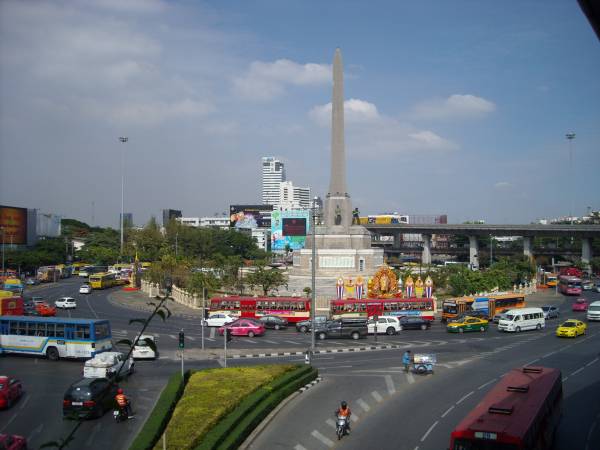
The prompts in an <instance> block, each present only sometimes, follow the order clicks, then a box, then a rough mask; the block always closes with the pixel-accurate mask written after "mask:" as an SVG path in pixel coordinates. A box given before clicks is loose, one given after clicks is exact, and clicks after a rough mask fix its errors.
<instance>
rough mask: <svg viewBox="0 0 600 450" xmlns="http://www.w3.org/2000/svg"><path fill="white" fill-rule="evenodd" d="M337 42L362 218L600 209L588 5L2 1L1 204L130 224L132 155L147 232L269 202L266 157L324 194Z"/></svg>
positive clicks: (561, 1) (599, 109)
mask: <svg viewBox="0 0 600 450" xmlns="http://www.w3.org/2000/svg"><path fill="white" fill-rule="evenodd" d="M336 47H340V48H341V50H342V55H343V62H344V76H345V80H344V81H345V98H346V102H345V113H346V123H345V131H346V152H347V172H348V185H349V186H348V189H349V193H350V195H351V197H352V201H353V205H354V206H357V207H358V208H359V209H360V211H361V214H363V215H364V214H377V213H385V212H398V213H401V214H447V215H448V220H449V222H451V223H460V222H462V221H466V220H485V221H486V222H487V223H530V222H532V221H534V220H536V219H537V218H542V217H557V216H566V215H568V214H569V213H570V212H571V210H572V213H573V214H576V215H582V214H584V213H585V212H586V211H587V208H588V207H591V208H592V209H595V210H598V209H600V195H599V194H600V177H599V176H598V169H599V167H600V151H599V150H600V126H599V125H600V83H598V76H599V75H598V74H599V73H600V41H599V40H598V38H597V37H596V35H595V34H594V33H593V30H592V28H591V26H590V25H589V23H588V22H587V20H586V18H585V16H584V14H583V13H582V12H581V10H580V9H579V6H578V4H577V2H576V1H574V0H548V1H543V2H542V1H539V0H509V1H504V2H497V1H481V0H455V1H452V2H448V1H445V0H438V1H434V0H429V1H422V2H409V1H377V0H374V1H370V2H364V1H351V0H347V1H335V0H332V1H327V2H324V1H322V0H315V1H312V0H305V1H291V0H289V1H281V0H263V1H260V0H259V1H224V0H220V1H216V0H215V1H196V0H187V1H165V0H127V1H122V0H56V1H51V0H48V1H43V2H32V1H28V2H25V1H12V0H3V1H2V2H0V204H3V205H9V206H22V207H28V208H38V209H40V210H42V211H43V212H47V213H48V212H51V213H56V214H60V215H63V216H65V217H69V218H75V219H79V220H83V221H86V222H88V223H92V219H93V224H95V225H101V226H113V227H118V220H119V219H118V218H119V213H120V210H121V167H122V162H121V161H122V158H123V166H124V178H125V189H124V193H125V195H124V201H125V211H126V212H132V213H133V219H134V223H136V224H137V225H143V224H144V223H145V222H147V221H148V220H149V219H150V217H151V216H156V217H160V212H161V210H162V209H163V208H172V209H180V210H182V211H183V214H184V216H187V217H196V216H206V215H213V214H214V213H221V212H225V211H228V207H229V205H230V204H240V203H259V202H260V198H261V183H260V174H261V164H260V158H261V157H262V156H275V157H278V158H280V159H281V160H283V161H284V162H285V166H286V172H287V176H288V179H290V180H292V181H293V182H294V184H297V185H300V186H310V187H311V189H312V193H313V195H319V196H321V197H324V196H325V194H326V193H327V192H326V190H327V188H328V185H329V179H328V177H329V159H330V153H329V152H330V135H329V133H330V120H331V119H330V110H331V105H330V101H331V88H332V80H331V64H332V61H333V55H334V51H335V48H336ZM569 132H573V133H575V134H576V137H575V139H574V140H573V141H571V142H569V141H568V140H567V139H566V138H565V134H566V133H569ZM120 136H126V137H128V141H127V142H126V143H121V142H119V139H118V138H119V137H120ZM569 145H571V147H569ZM570 154H571V155H572V163H571V164H570V162H569V161H570V157H569V155H570Z"/></svg>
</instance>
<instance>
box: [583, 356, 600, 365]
mask: <svg viewBox="0 0 600 450" xmlns="http://www.w3.org/2000/svg"><path fill="white" fill-rule="evenodd" d="M596 362H598V358H595V359H592V360H591V361H590V362H589V363H587V364H586V365H585V367H590V366H591V365H592V364H594V363H596Z"/></svg>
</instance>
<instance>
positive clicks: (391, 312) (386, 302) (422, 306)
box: [329, 297, 436, 320]
mask: <svg viewBox="0 0 600 450" xmlns="http://www.w3.org/2000/svg"><path fill="white" fill-rule="evenodd" d="M329 306H330V313H331V317H332V318H333V319H339V318H342V317H372V316H375V315H377V316H396V317H404V316H412V317H415V316H418V317H421V318H423V319H426V320H433V319H434V316H435V312H436V304H435V300H434V299H432V298H416V297H411V298H365V299H361V300H359V299H349V300H331V301H330V303H329Z"/></svg>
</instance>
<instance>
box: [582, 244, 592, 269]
mask: <svg viewBox="0 0 600 450" xmlns="http://www.w3.org/2000/svg"><path fill="white" fill-rule="evenodd" d="M591 259H592V240H591V239H590V238H583V239H581V262H582V263H585V264H589V263H590V261H591Z"/></svg>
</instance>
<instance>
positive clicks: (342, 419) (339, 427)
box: [335, 415, 348, 441]
mask: <svg viewBox="0 0 600 450" xmlns="http://www.w3.org/2000/svg"><path fill="white" fill-rule="evenodd" d="M347 426H348V417H346V416H341V415H338V416H337V421H336V423H335V433H336V434H337V437H338V441H339V440H340V439H341V438H342V436H343V435H344V434H346V427H347Z"/></svg>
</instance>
